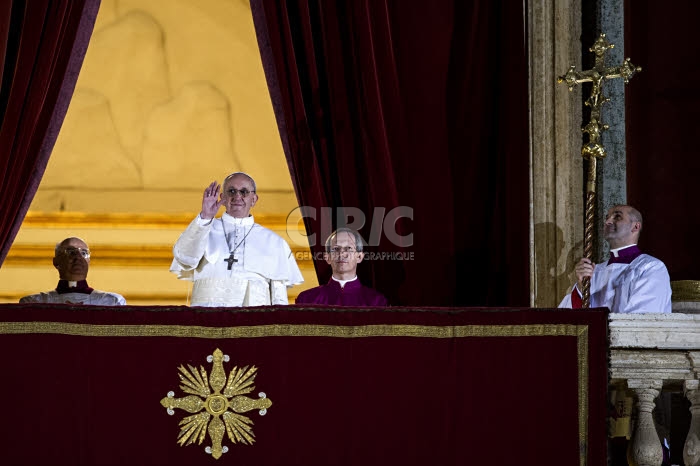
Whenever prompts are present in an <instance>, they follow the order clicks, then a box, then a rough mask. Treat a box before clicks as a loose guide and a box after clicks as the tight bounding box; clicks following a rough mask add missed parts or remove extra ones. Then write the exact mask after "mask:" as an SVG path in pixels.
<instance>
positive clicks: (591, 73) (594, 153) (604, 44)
mask: <svg viewBox="0 0 700 466" xmlns="http://www.w3.org/2000/svg"><path fill="white" fill-rule="evenodd" d="M613 47H615V46H614V45H613V44H611V43H610V42H608V40H607V39H606V38H605V34H601V35H600V37H598V39H597V40H596V41H595V43H594V44H593V47H591V48H590V49H589V50H590V51H591V52H593V53H595V66H593V69H590V70H586V71H576V67H575V66H573V65H572V66H571V67H569V71H567V72H566V74H565V75H564V76H561V77H560V78H559V79H558V82H560V83H561V82H564V81H566V84H567V85H568V86H569V91H571V90H573V88H574V86H576V85H577V84H580V83H585V82H592V83H593V88H592V89H591V95H590V97H589V98H588V100H586V105H588V106H589V107H591V121H590V122H588V124H587V125H585V126H584V127H583V128H582V130H583V132H584V133H586V134H588V142H584V143H583V146H582V147H581V155H582V156H583V158H584V159H585V160H588V172H587V176H586V213H585V225H584V233H583V240H584V246H583V255H584V257H586V258H588V259H591V260H593V243H594V242H595V224H594V217H595V207H596V168H597V160H598V159H603V158H604V157H605V155H606V153H605V148H604V147H603V144H602V142H601V140H600V135H601V133H602V132H603V131H605V130H606V129H608V128H609V126H608V125H606V124H603V123H602V122H601V118H600V111H601V108H602V107H603V104H604V103H605V102H609V101H610V99H608V98H606V97H605V96H604V95H603V83H604V82H605V80H606V79H613V78H622V79H623V80H624V81H625V84H627V83H628V82H629V80H630V78H631V77H632V76H634V74H635V73H638V72H640V71H642V68H641V67H638V66H634V65H633V64H632V63H631V62H630V59H629V58H627V59H625V61H624V62H623V63H622V65H620V66H615V67H609V68H606V66H605V53H606V52H607V51H608V50H610V49H611V48H613ZM582 294H583V299H582V306H583V307H584V308H587V307H589V304H590V297H591V284H590V281H589V280H588V279H586V280H584V284H583V290H582Z"/></svg>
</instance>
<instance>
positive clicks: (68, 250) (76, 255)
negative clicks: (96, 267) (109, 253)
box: [53, 238, 90, 282]
mask: <svg viewBox="0 0 700 466" xmlns="http://www.w3.org/2000/svg"><path fill="white" fill-rule="evenodd" d="M86 251H88V256H87V257H84V255H85V254H86ZM53 265H54V266H55V267H56V269H58V275H59V277H60V278H61V279H62V280H69V281H76V282H77V281H80V280H85V278H87V274H88V267H89V266H90V256H89V250H88V246H87V244H85V243H84V242H82V241H81V240H79V239H78V238H68V239H66V240H64V241H63V242H62V243H61V245H60V246H59V248H58V251H56V257H54V258H53Z"/></svg>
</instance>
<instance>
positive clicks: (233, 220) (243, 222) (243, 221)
mask: <svg viewBox="0 0 700 466" xmlns="http://www.w3.org/2000/svg"><path fill="white" fill-rule="evenodd" d="M221 218H222V220H223V221H225V222H226V223H230V224H231V225H236V226H245V227H249V226H251V225H252V224H254V223H255V219H254V218H253V216H252V215H249V216H247V217H243V218H238V217H234V216H232V215H229V214H227V213H226V212H224V215H222V216H221Z"/></svg>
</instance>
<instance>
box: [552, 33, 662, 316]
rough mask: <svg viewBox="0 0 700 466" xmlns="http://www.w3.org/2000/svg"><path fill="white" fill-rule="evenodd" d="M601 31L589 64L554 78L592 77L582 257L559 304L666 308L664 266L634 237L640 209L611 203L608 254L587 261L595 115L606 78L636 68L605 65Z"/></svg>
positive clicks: (570, 81)
mask: <svg viewBox="0 0 700 466" xmlns="http://www.w3.org/2000/svg"><path fill="white" fill-rule="evenodd" d="M613 47H614V46H613V45H612V44H610V43H609V42H608V41H607V40H606V39H605V34H601V35H600V37H599V38H598V39H597V40H596V42H595V43H594V44H593V47H592V48H591V49H590V50H591V51H592V52H594V53H595V66H594V67H593V69H591V70H587V71H582V72H578V71H576V70H575V67H574V66H571V67H570V68H569V70H568V72H567V73H566V75H564V76H562V77H560V78H559V82H563V81H566V83H567V85H568V86H569V90H572V89H573V87H574V86H575V85H576V84H579V83H582V82H592V83H593V88H592V91H591V96H590V97H589V98H588V100H587V101H586V105H588V106H589V107H590V108H591V120H590V122H589V123H588V124H587V125H586V126H584V127H583V131H584V132H585V133H587V134H588V142H587V143H585V144H584V145H583V147H582V149H581V154H582V155H583V157H584V159H586V160H587V161H588V181H587V184H586V189H587V196H586V215H585V231H584V257H583V258H582V259H581V260H580V261H579V262H578V264H576V268H575V272H576V279H577V283H576V285H574V287H573V290H572V291H571V293H570V294H568V295H567V296H565V297H564V299H563V300H562V302H561V304H559V307H573V308H578V307H583V308H588V307H607V308H609V309H610V310H611V311H612V312H622V313H651V312H656V313H670V312H671V286H670V279H669V275H668V271H667V270H666V266H665V265H664V264H663V262H661V261H660V260H658V259H656V258H654V257H652V256H649V255H647V254H642V252H641V250H640V249H639V248H638V247H637V241H638V239H639V235H640V233H641V230H642V215H641V213H639V211H638V210H637V209H635V208H634V207H631V206H626V205H617V206H614V207H612V208H611V209H610V210H609V211H608V214H607V216H606V219H605V227H604V235H605V240H606V241H607V242H608V244H609V245H610V248H611V250H610V252H611V258H610V260H609V261H608V262H607V263H601V264H597V265H595V264H594V263H593V261H592V256H593V253H592V251H593V242H594V236H595V231H594V228H595V226H594V221H593V212H594V211H595V204H596V168H597V165H596V162H597V159H599V158H600V159H602V158H604V157H605V155H606V152H605V148H604V147H603V145H602V143H601V140H600V135H601V133H602V132H603V131H605V130H606V129H608V126H607V125H605V124H603V123H602V121H601V115H600V114H601V107H602V105H603V104H604V103H605V102H606V101H607V99H606V98H605V96H604V95H603V93H602V85H603V83H604V81H605V80H606V79H613V78H618V77H621V78H623V80H624V81H625V83H627V82H628V81H629V79H630V78H631V77H632V76H633V75H634V74H635V73H636V72H639V71H641V68H639V67H635V66H634V65H632V63H631V62H630V60H629V58H628V59H626V60H625V61H624V63H623V64H622V65H621V66H618V67H612V68H606V67H605V52H607V50H609V49H611V48H613Z"/></svg>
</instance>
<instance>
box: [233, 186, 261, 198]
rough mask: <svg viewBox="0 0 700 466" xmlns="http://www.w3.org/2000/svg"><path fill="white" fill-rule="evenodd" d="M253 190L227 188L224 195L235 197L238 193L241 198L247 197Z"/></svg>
mask: <svg viewBox="0 0 700 466" xmlns="http://www.w3.org/2000/svg"><path fill="white" fill-rule="evenodd" d="M254 192H255V191H248V190H247V189H245V188H244V189H241V190H238V189H236V188H229V189H227V190H226V195H227V196H228V197H236V194H240V195H241V197H242V198H243V199H245V198H246V197H248V194H250V193H254Z"/></svg>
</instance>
